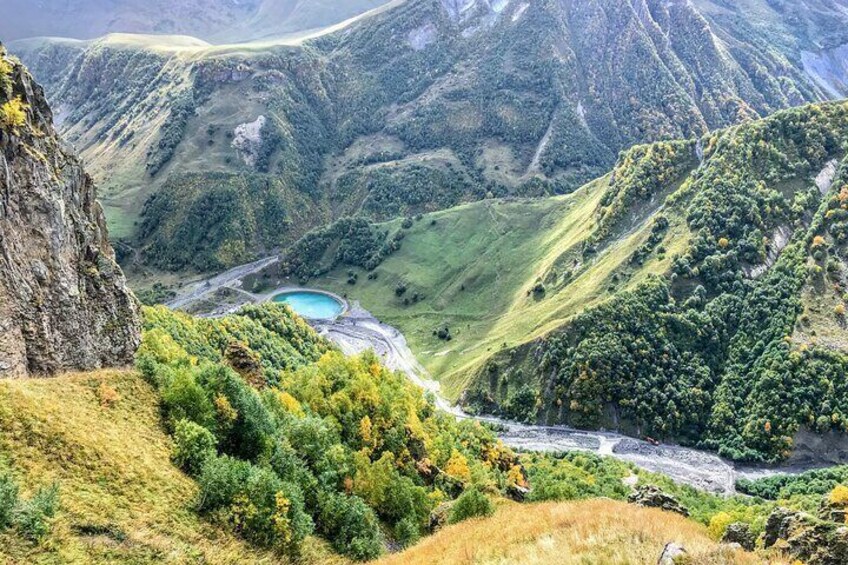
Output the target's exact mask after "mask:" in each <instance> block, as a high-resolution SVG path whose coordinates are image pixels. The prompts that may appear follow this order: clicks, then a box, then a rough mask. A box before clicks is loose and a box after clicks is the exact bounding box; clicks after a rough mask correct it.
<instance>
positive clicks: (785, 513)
mask: <svg viewBox="0 0 848 565" xmlns="http://www.w3.org/2000/svg"><path fill="white" fill-rule="evenodd" d="M763 545H764V547H765V548H766V549H768V548H775V549H778V550H782V551H783V552H785V553H787V554H789V555H790V556H791V557H792V558H794V559H799V560H801V561H803V562H804V563H808V564H809V565H846V564H848V527H845V525H844V524H837V523H834V522H828V521H824V520H819V519H817V518H815V517H814V516H811V515H809V514H807V513H804V512H795V511H792V510H789V509H787V508H777V509H776V510H775V511H774V512H772V513H771V515H770V516H769V518H768V521H767V522H766V528H765V532H764V534H763Z"/></svg>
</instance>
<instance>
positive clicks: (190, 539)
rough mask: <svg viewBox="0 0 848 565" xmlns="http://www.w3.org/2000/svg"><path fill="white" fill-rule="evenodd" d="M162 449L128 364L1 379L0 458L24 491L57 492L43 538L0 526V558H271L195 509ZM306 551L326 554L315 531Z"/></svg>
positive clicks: (318, 557)
mask: <svg viewBox="0 0 848 565" xmlns="http://www.w3.org/2000/svg"><path fill="white" fill-rule="evenodd" d="M170 453H171V443H170V439H169V438H168V436H167V434H166V433H165V432H164V430H163V429H162V427H161V424H160V416H159V408H158V404H157V398H156V394H155V393H154V391H153V389H152V388H151V387H150V386H149V385H148V384H147V383H146V382H144V380H143V379H142V378H141V377H140V376H139V375H138V374H136V373H134V372H129V371H99V372H93V373H85V374H77V375H66V376H62V377H58V378H55V379H45V380H15V381H3V382H0V458H3V459H5V460H6V461H7V462H8V463H10V464H11V466H12V468H13V470H14V472H15V473H16V475H17V476H18V478H19V481H20V482H21V485H22V488H23V490H24V493H25V494H29V493H31V492H32V490H33V489H35V488H37V487H38V486H39V485H44V484H49V483H51V482H53V481H56V482H58V483H59V486H60V497H61V509H60V512H59V513H58V515H57V519H56V522H55V524H54V527H53V532H52V533H51V534H50V535H49V536H48V538H47V539H46V540H45V541H44V542H43V543H42V544H40V545H33V544H30V543H29V542H26V541H23V540H21V539H20V538H19V537H17V536H15V535H14V534H13V533H11V532H7V533H5V534H0V563H115V562H123V563H163V562H167V563H216V564H217V563H278V562H279V560H278V559H277V558H276V556H275V555H273V554H272V553H268V552H259V551H256V550H254V549H251V548H250V547H248V546H247V545H246V544H245V543H244V542H242V541H241V540H239V539H238V538H235V537H234V536H232V535H230V534H229V533H228V532H226V531H224V530H221V529H219V528H216V527H213V526H212V525H211V524H210V523H209V522H207V521H206V520H204V519H202V518H200V517H198V516H197V514H196V513H195V512H194V510H193V505H194V500H195V495H196V492H197V490H196V489H197V486H196V483H195V482H194V481H192V480H191V479H189V478H188V477H187V476H185V475H184V474H183V473H182V472H180V471H179V470H178V469H177V468H176V467H174V466H173V465H172V464H171V461H170ZM307 551H308V553H309V554H310V561H311V562H313V563H316V562H320V563H328V562H332V561H333V560H332V559H331V558H329V557H328V556H327V552H326V551H325V550H324V546H323V544H322V543H320V542H317V541H315V540H312V541H311V543H310V544H309V547H308V548H307Z"/></svg>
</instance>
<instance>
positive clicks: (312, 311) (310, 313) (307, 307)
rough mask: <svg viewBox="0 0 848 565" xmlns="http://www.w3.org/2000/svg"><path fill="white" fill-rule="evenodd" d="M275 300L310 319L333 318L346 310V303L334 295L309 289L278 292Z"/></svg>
mask: <svg viewBox="0 0 848 565" xmlns="http://www.w3.org/2000/svg"><path fill="white" fill-rule="evenodd" d="M274 302H282V303H284V304H287V305H288V306H289V307H290V308H291V309H292V310H294V311H295V312H296V313H297V314H299V315H300V316H303V317H304V318H309V319H310V320H332V319H333V318H336V317H337V316H339V315H340V314H341V313H342V312H343V311H344V305H342V303H341V302H339V301H338V300H336V299H335V298H333V297H332V296H329V295H327V294H324V293H321V292H312V291H308V290H297V291H292V292H284V293H282V294H278V295H277V296H275V297H274Z"/></svg>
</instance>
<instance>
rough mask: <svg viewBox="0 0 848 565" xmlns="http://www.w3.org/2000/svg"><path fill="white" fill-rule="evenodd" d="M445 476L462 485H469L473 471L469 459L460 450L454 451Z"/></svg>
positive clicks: (446, 466)
mask: <svg viewBox="0 0 848 565" xmlns="http://www.w3.org/2000/svg"><path fill="white" fill-rule="evenodd" d="M445 474H447V476H449V477H450V478H452V479H454V480H457V481H459V482H461V483H467V482H468V481H469V480H471V469H469V467H468V459H466V458H465V456H464V455H463V454H462V453H460V452H459V451H458V450H456V449H454V450H453V453H452V454H451V457H450V459H448V463H447V465H445Z"/></svg>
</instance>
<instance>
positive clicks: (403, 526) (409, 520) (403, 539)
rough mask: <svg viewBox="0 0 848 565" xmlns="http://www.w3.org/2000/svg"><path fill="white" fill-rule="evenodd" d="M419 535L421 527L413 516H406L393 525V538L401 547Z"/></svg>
mask: <svg viewBox="0 0 848 565" xmlns="http://www.w3.org/2000/svg"><path fill="white" fill-rule="evenodd" d="M420 537H421V528H420V526H419V525H418V522H417V521H416V520H415V518H413V517H411V516H410V517H406V518H404V519H403V520H401V521H400V522H398V523H397V526H395V540H396V541H397V542H398V544H400V546H401V547H409V546H411V545H414V544H415V542H417V541H418V540H419V538H420Z"/></svg>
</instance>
